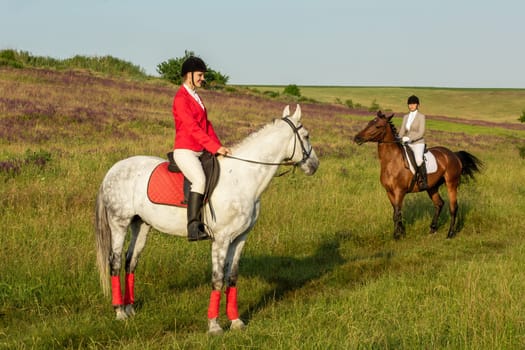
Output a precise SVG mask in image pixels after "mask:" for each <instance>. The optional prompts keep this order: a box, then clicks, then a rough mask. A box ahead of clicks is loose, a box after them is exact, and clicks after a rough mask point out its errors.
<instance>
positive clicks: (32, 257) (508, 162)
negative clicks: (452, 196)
mask: <svg viewBox="0 0 525 350" xmlns="http://www.w3.org/2000/svg"><path fill="white" fill-rule="evenodd" d="M176 88H177V87H176V86H173V85H170V84H167V83H165V82H162V81H159V80H156V79H149V80H134V79H130V78H125V77H124V78H117V77H112V76H107V75H101V74H95V73H93V72H90V71H89V70H60V71H57V70H54V69H34V68H24V69H15V68H9V67H0V227H1V228H2V230H1V231H2V234H0V266H1V269H0V348H5V349H63V348H66V349H123V348H126V349H519V348H524V347H525V319H524V317H523V315H524V314H525V301H524V299H523V297H522V294H523V293H522V291H523V290H524V289H525V273H524V272H523V263H524V261H525V241H524V240H523V236H522V235H523V228H522V226H523V220H524V216H523V213H524V212H525V200H524V196H525V184H524V182H523V174H524V173H523V169H524V165H525V159H524V157H525V155H524V154H523V153H525V152H524V151H523V149H524V148H525V124H522V123H520V122H519V121H518V118H519V116H520V115H521V112H522V110H523V109H525V102H524V101H525V99H524V95H525V90H501V89H500V90H491V89H479V90H478V89H438V88H436V89H430V88H344V87H300V88H301V93H302V96H304V97H307V98H308V99H309V100H307V101H305V102H300V103H301V108H302V111H303V124H304V125H305V127H306V128H307V129H308V130H309V131H310V138H311V141H312V144H313V146H314V149H315V150H316V152H317V154H318V156H319V158H320V161H321V164H320V167H319V169H318V172H317V173H316V174H315V175H314V176H311V177H307V176H304V175H303V174H302V173H301V172H300V171H299V170H297V171H295V172H293V173H291V174H289V175H287V176H283V177H278V178H275V179H274V180H273V181H272V183H271V184H270V186H269V188H268V189H267V191H266V192H265V193H264V194H263V196H262V199H261V205H262V207H261V215H260V219H259V221H258V223H257V224H256V226H255V228H254V229H253V231H252V232H251V233H250V235H249V237H248V240H247V244H246V246H245V250H244V253H243V256H242V258H241V263H240V277H239V282H238V290H239V297H238V302H239V312H240V314H241V318H242V319H243V320H244V321H245V323H247V328H246V329H245V330H244V331H226V332H225V333H224V334H223V335H222V336H218V337H211V336H208V335H207V334H206V331H207V319H206V313H207V306H208V298H209V292H210V274H211V263H210V257H209V254H210V244H209V242H199V243H188V242H187V241H185V240H184V239H180V238H174V237H169V236H167V235H164V234H161V233H159V232H156V231H154V230H153V231H152V232H151V233H150V236H149V240H148V244H147V245H146V248H145V250H144V252H143V255H142V257H141V261H140V263H139V267H138V269H137V273H136V309H137V315H136V316H135V317H134V318H133V319H130V320H127V321H123V322H122V321H116V320H115V319H114V312H113V309H112V306H111V301H110V300H109V299H108V298H105V297H104V295H103V293H102V290H101V288H100V284H99V280H98V272H97V270H96V264H95V242H94V229H93V221H94V203H95V197H96V193H97V190H98V186H99V184H100V182H101V181H102V178H103V177H104V175H105V173H106V171H107V170H108V169H109V168H110V167H111V165H112V164H114V163H115V162H116V161H118V160H120V159H123V158H126V157H128V156H132V155H136V154H149V155H157V156H164V155H165V153H166V152H167V151H169V150H170V149H171V147H172V144H173V136H174V132H173V120H172V116H171V102H172V98H173V95H174V93H175V91H176ZM282 88H283V87H274V89H275V91H279V92H280V91H281V90H282ZM266 89H270V87H256V90H258V91H259V92H256V91H254V90H255V89H254V88H250V89H248V88H247V87H232V88H229V89H223V90H209V91H202V92H201V96H202V97H203V99H204V101H205V103H206V105H207V107H208V112H209V116H210V119H211V120H212V121H213V123H214V126H215V128H216V131H217V133H218V134H219V136H220V137H221V139H222V141H223V142H224V143H225V144H226V145H233V144H235V143H237V142H239V141H240V140H242V139H243V138H244V137H247V136H248V135H249V134H250V133H252V132H254V131H256V130H258V129H259V128H261V127H263V126H264V125H265V124H266V123H270V122H271V121H272V119H273V118H277V117H280V116H281V113H282V110H283V108H284V107H285V105H287V104H290V105H291V107H292V110H293V109H294V108H295V104H296V103H297V101H298V99H297V98H294V97H291V96H285V95H282V94H280V95H279V96H277V97H274V98H270V97H268V96H267V95H266V94H264V91H265V90H266ZM412 93H415V94H417V95H418V96H420V98H421V99H422V103H423V105H422V111H424V112H426V113H427V114H428V115H430V116H432V115H434V116H443V117H448V118H432V117H430V118H429V120H428V124H427V129H428V131H427V136H426V139H427V142H428V145H429V146H436V145H442V146H446V147H448V148H451V149H452V150H454V151H459V150H466V151H468V152H470V153H472V154H474V155H475V156H476V157H478V158H480V159H481V160H482V161H483V162H484V168H483V171H482V172H481V173H480V174H477V176H476V180H475V181H470V182H466V183H463V184H462V185H461V186H460V188H459V193H458V201H459V210H460V211H459V222H458V229H459V231H458V234H457V236H456V238H454V239H446V233H447V228H448V222H449V215H448V210H447V207H445V209H444V210H443V213H442V215H441V218H440V221H439V224H440V228H439V230H438V232H437V233H436V234H434V235H429V233H428V231H429V225H430V221H431V219H432V212H433V208H432V203H431V201H430V200H429V199H428V196H427V195H426V194H425V193H419V194H410V195H408V196H407V197H406V199H405V202H404V208H403V209H404V210H403V213H404V221H405V226H406V229H407V235H406V237H405V238H404V239H402V240H400V241H395V240H394V239H393V222H392V209H391V207H390V203H389V201H388V199H387V196H386V193H385V191H384V190H383V189H382V187H381V185H380V183H379V161H378V159H377V145H376V144H364V145H361V146H358V145H356V144H355V143H354V142H353V137H354V135H355V134H356V133H357V132H358V131H359V130H361V129H362V128H363V127H364V126H365V125H366V123H367V122H368V120H369V119H371V118H372V117H373V116H374V113H373V112H371V113H369V115H367V114H366V113H362V112H359V113H358V111H357V110H354V109H350V108H348V106H345V104H344V102H345V101H346V100H349V99H351V100H352V101H353V103H354V104H355V103H359V104H361V105H363V106H369V105H371V103H372V101H374V100H375V101H376V103H377V104H379V105H380V106H381V107H382V108H383V109H384V110H390V111H392V113H394V112H395V113H396V116H397V117H395V118H394V123H395V124H396V125H399V124H400V120H401V113H404V110H405V105H404V102H405V100H406V98H407V96H408V95H410V94H412ZM310 99H311V100H310ZM312 100H315V101H317V102H313V101H312ZM398 113H399V114H398ZM487 123H488V124H487ZM491 123H492V124H491ZM283 170H284V169H283ZM441 192H442V196H443V198H444V199H445V200H446V201H447V196H446V191H445V189H444V188H442V189H441ZM446 205H448V202H447V203H446ZM223 299H224V298H223ZM221 324H222V325H223V326H224V327H227V326H228V322H227V320H226V317H225V312H224V305H222V308H221Z"/></svg>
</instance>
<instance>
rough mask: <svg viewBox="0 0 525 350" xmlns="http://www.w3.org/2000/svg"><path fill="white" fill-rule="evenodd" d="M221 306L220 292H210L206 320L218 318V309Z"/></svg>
mask: <svg viewBox="0 0 525 350" xmlns="http://www.w3.org/2000/svg"><path fill="white" fill-rule="evenodd" d="M220 305H221V291H220V290H212V291H211V294H210V306H208V319H210V320H211V319H212V318H217V317H219V307H220Z"/></svg>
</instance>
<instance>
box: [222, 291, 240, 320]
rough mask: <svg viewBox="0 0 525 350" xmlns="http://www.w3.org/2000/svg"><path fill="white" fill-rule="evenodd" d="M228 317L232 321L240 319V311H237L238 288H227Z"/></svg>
mask: <svg viewBox="0 0 525 350" xmlns="http://www.w3.org/2000/svg"><path fill="white" fill-rule="evenodd" d="M225 294H226V315H227V316H228V319H229V320H230V321H232V320H236V319H238V318H239V310H238V309H237V288H236V287H228V288H226V292H225Z"/></svg>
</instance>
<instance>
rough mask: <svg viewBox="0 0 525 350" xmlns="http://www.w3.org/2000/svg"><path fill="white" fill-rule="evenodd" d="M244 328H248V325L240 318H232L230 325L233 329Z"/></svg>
mask: <svg viewBox="0 0 525 350" xmlns="http://www.w3.org/2000/svg"><path fill="white" fill-rule="evenodd" d="M244 328H246V325H245V324H244V322H242V320H241V319H240V318H238V319H236V320H232V324H231V325H230V329H231V330H243V329H244Z"/></svg>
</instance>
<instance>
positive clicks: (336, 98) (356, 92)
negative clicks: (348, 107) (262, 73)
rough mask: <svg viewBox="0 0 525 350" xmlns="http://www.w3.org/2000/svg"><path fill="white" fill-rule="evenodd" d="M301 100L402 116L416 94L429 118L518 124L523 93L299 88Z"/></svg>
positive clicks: (524, 100) (274, 88)
mask: <svg viewBox="0 0 525 350" xmlns="http://www.w3.org/2000/svg"><path fill="white" fill-rule="evenodd" d="M253 88H256V89H257V90H259V91H274V92H279V93H282V92H283V87H281V86H253ZM299 88H300V92H301V96H304V97H306V98H313V99H315V100H317V101H320V102H326V103H336V102H338V103H343V104H344V103H345V102H346V101H347V100H352V102H353V103H354V105H355V104H360V105H362V106H364V107H370V106H372V104H373V102H374V100H375V101H376V103H377V104H379V106H380V107H381V108H382V110H383V111H384V110H389V111H394V112H396V113H406V111H407V107H406V101H407V98H408V96H410V95H412V94H416V95H417V96H418V97H419V98H420V101H421V107H420V110H421V111H422V112H423V113H425V114H429V115H438V116H448V117H452V118H461V119H475V120H484V121H491V122H505V123H514V124H519V121H518V119H519V117H520V116H521V114H522V111H523V110H525V89H460V88H457V89H452V88H424V87H321V86H300V87H299Z"/></svg>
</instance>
